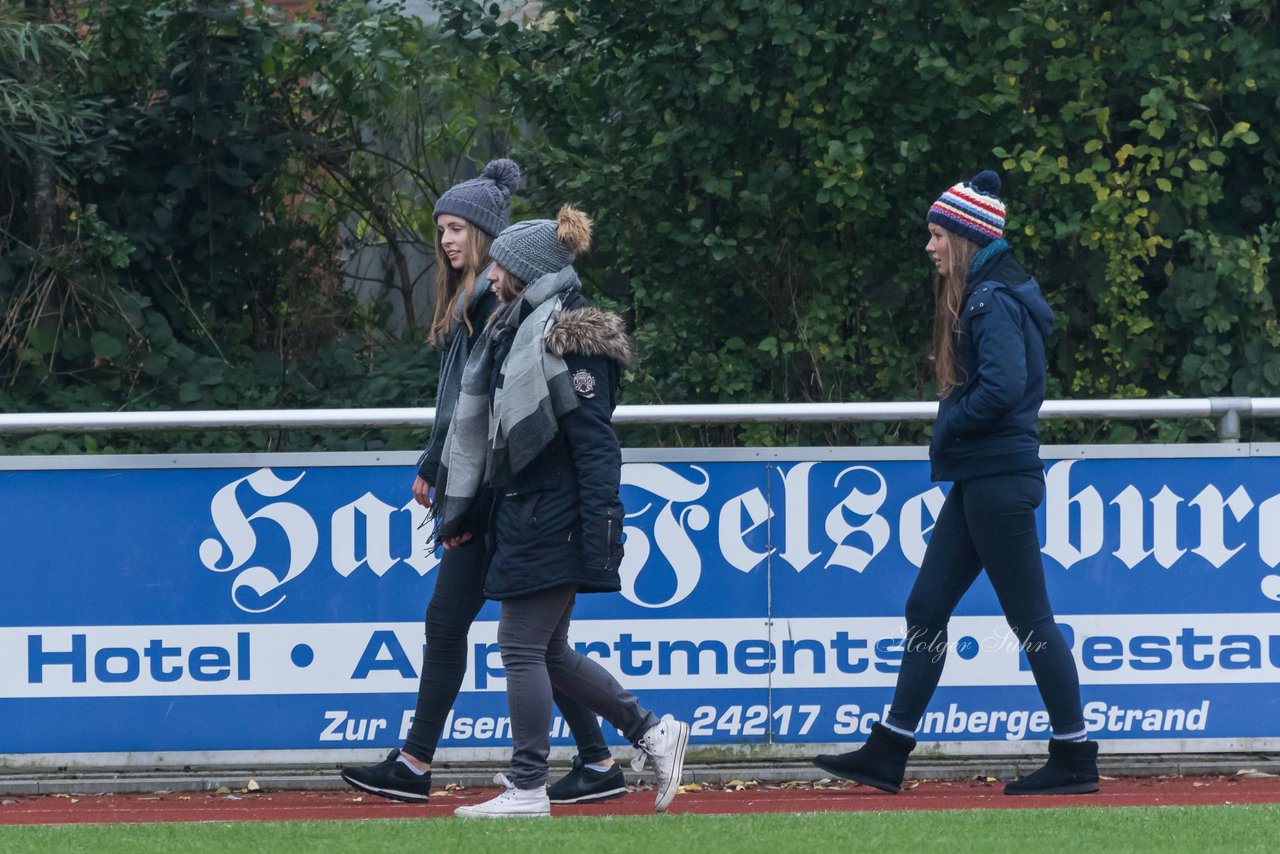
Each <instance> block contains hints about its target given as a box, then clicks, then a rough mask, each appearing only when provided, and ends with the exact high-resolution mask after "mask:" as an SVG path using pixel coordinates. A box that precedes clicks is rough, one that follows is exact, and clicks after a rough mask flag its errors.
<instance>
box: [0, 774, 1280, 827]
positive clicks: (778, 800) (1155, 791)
mask: <svg viewBox="0 0 1280 854" xmlns="http://www.w3.org/2000/svg"><path fill="white" fill-rule="evenodd" d="M908 785H911V784H908ZM1002 785H1003V784H1000V783H990V782H983V781H978V780H972V781H959V782H937V781H926V782H921V783H918V784H915V785H914V786H913V787H912V788H910V789H907V790H904V791H903V792H902V794H899V795H886V794H884V793H882V792H879V791H877V790H875V789H870V788H867V787H864V786H857V785H854V784H852V783H851V784H848V785H846V786H811V785H807V784H805V785H798V784H784V785H782V786H765V785H760V786H755V785H752V786H749V787H747V788H744V789H741V790H737V791H731V790H726V789H722V788H715V789H709V790H707V791H688V792H682V793H681V794H680V795H679V796H678V797H677V798H676V800H675V803H674V804H672V806H671V810H670V812H671V813H673V814H698V815H716V814H719V815H725V814H729V815H734V814H744V813H788V812H868V811H877V810H880V811H893V810H958V809H1018V808H1023V809H1025V808H1028V807H1066V806H1071V807H1085V806H1087V807H1134V806H1198V805H1217V804H1274V803H1280V777H1261V778H1254V777H1167V778H1165V777H1162V778H1125V779H1116V780H1104V781H1103V783H1102V791H1101V792H1099V793H1097V794H1094V795H1075V796H1056V797H1009V796H1007V795H1005V794H1004V793H1003V791H1002ZM495 791H496V790H493V789H480V788H471V789H456V790H451V791H444V790H439V791H437V792H433V793H432V795H431V803H429V804H427V805H425V806H420V805H416V804H400V803H395V802H392V801H385V800H382V799H380V798H375V797H372V796H369V795H364V796H361V795H360V794H358V793H356V792H352V791H312V792H293V791H290V792H248V793H235V794H232V795H226V794H211V793H193V794H180V793H161V794H155V795H40V796H35V797H21V796H6V797H4V798H3V799H2V801H0V825H19V824H119V823H139V822H168V821H205V822H230V821H325V820H335V819H336V820H342V819H351V820H357V819H359V820H367V819H402V818H442V817H446V816H452V814H453V809H454V807H457V806H460V805H462V804H470V803H476V802H477V801H481V800H484V799H486V798H488V797H492V796H493V794H494V793H495ZM552 811H553V814H554V815H595V816H601V815H651V814H652V812H653V792H652V791H651V790H648V789H647V788H642V789H639V790H636V791H633V792H632V793H631V794H629V795H628V796H627V797H625V798H620V799H618V800H614V801H609V802H607V803H604V804H596V805H594V806H564V807H559V806H557V807H553V808H552Z"/></svg>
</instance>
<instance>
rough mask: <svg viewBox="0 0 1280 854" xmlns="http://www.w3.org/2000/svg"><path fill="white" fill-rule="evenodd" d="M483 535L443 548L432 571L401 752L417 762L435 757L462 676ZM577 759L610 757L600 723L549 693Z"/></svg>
mask: <svg viewBox="0 0 1280 854" xmlns="http://www.w3.org/2000/svg"><path fill="white" fill-rule="evenodd" d="M486 557H487V555H486V552H485V546H484V542H483V538H480V539H477V540H472V541H471V542H468V543H465V544H463V545H461V546H458V547H457V548H452V549H445V552H444V559H443V560H442V561H440V566H439V567H438V568H437V569H436V588H435V591H434V592H433V593H432V594H431V602H430V604H428V605H427V654H426V659H425V660H424V661H423V662H422V678H421V679H420V680H419V682H418V705H417V709H416V710H415V712H414V715H413V724H412V726H411V727H410V729H409V736H408V738H406V739H405V742H404V752H405V753H407V754H409V755H410V756H412V757H413V758H415V759H419V760H421V761H423V762H431V761H432V759H434V758H435V754H436V745H437V744H439V742H440V733H441V731H442V730H443V729H444V722H445V719H446V718H447V717H448V715H449V710H450V709H452V708H453V702H454V700H456V699H457V698H458V691H459V690H460V689H461V688H462V680H463V678H464V677H465V676H466V675H467V632H468V631H469V630H470V628H471V624H472V623H473V622H475V619H476V615H477V614H479V613H480V607H481V606H482V605H484V569H485V560H486ZM553 699H554V700H555V704H556V705H557V706H558V707H559V708H560V714H561V715H563V716H564V721H565V723H566V724H567V725H568V726H569V730H570V731H571V732H572V733H573V740H574V741H575V742H577V745H578V756H579V757H581V759H582V761H583V762H586V763H590V762H601V761H603V760H605V759H608V758H609V756H610V753H609V747H608V745H607V744H605V740H604V733H602V732H601V731H600V722H599V721H598V720H597V719H596V716H595V714H594V713H593V712H591V711H589V710H588V709H586V708H584V707H582V706H580V705H578V704H577V703H575V702H573V701H572V700H570V699H569V698H568V697H565V696H563V695H562V694H560V692H559V691H556V692H554V693H553Z"/></svg>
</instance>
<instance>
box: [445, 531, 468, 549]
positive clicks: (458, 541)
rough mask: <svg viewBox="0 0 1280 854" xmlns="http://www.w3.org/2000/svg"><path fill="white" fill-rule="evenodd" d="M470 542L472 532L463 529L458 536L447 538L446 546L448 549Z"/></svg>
mask: <svg viewBox="0 0 1280 854" xmlns="http://www.w3.org/2000/svg"><path fill="white" fill-rule="evenodd" d="M469 542H471V532H470V531H463V532H462V533H461V534H459V535H458V536H456V537H450V538H449V539H447V540H445V541H444V547H445V548H446V549H456V548H457V547H458V546H460V545H462V544H463V543H469Z"/></svg>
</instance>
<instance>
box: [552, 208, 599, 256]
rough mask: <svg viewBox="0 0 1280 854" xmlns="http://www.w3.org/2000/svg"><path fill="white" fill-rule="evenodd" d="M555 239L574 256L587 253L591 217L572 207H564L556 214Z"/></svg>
mask: <svg viewBox="0 0 1280 854" xmlns="http://www.w3.org/2000/svg"><path fill="white" fill-rule="evenodd" d="M556 238H557V239H558V240H559V241H560V242H561V243H563V244H564V248H565V249H568V250H569V251H570V252H572V253H574V254H575V255H576V254H577V253H579V252H585V251H587V247H589V246H590V245H591V217H589V216H587V215H586V214H585V213H583V212H582V211H580V210H578V209H577V208H575V207H574V206H573V205H565V206H564V207H562V208H561V209H560V213H558V214H556Z"/></svg>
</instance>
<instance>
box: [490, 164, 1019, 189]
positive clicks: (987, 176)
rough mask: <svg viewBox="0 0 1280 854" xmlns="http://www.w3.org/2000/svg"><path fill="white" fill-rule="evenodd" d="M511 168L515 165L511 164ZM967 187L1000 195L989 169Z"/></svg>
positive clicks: (992, 173) (995, 177) (997, 179)
mask: <svg viewBox="0 0 1280 854" xmlns="http://www.w3.org/2000/svg"><path fill="white" fill-rule="evenodd" d="M512 165H513V166H514V165H515V164H512ZM969 186H971V187H973V189H975V190H977V191H978V192H979V193H982V194H983V195H986V196H999V195H1000V176H999V175H997V174H996V173H995V172H992V171H991V170H990V169H983V170H982V171H981V172H979V173H978V174H977V175H974V176H973V177H972V178H970V179H969Z"/></svg>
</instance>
